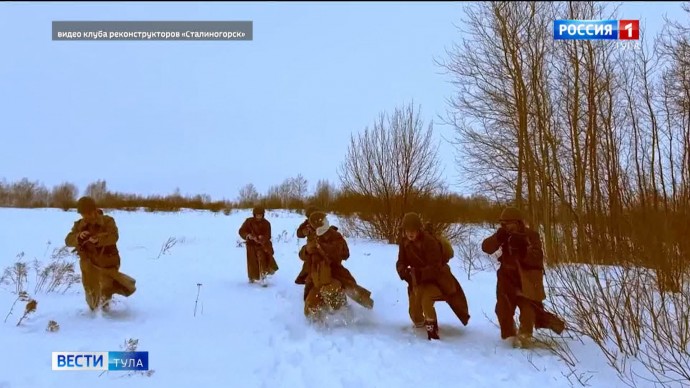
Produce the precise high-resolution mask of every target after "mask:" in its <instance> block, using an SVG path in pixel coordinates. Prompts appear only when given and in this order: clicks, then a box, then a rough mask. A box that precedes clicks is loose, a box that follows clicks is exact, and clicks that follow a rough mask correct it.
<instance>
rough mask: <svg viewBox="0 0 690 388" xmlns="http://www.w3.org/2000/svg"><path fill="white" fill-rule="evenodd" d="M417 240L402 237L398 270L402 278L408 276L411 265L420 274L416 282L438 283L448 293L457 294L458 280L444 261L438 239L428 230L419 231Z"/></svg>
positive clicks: (445, 293) (442, 290)
mask: <svg viewBox="0 0 690 388" xmlns="http://www.w3.org/2000/svg"><path fill="white" fill-rule="evenodd" d="M419 233H420V234H419V237H417V239H416V240H415V241H410V240H408V239H407V238H405V239H401V240H400V244H399V249H398V261H397V262H396V263H395V267H396V270H397V271H398V275H399V276H400V278H401V279H404V280H405V279H406V278H407V273H406V271H407V268H408V267H410V268H412V269H413V270H414V272H415V273H416V274H417V275H418V276H415V279H414V281H415V282H416V284H425V283H432V284H436V285H437V286H438V288H439V289H440V290H441V292H442V293H443V294H444V295H446V296H449V295H452V294H455V293H456V292H457V291H458V289H457V287H456V285H457V281H456V279H455V277H454V276H453V274H452V272H451V271H450V267H449V266H448V264H446V263H445V262H444V261H443V251H442V247H441V244H440V243H439V242H438V240H437V239H435V238H434V236H432V235H431V234H429V233H428V232H426V231H421V232H419Z"/></svg>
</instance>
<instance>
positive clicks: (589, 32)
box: [553, 19, 640, 40]
mask: <svg viewBox="0 0 690 388" xmlns="http://www.w3.org/2000/svg"><path fill="white" fill-rule="evenodd" d="M553 38H554V39H555V40H639V39H640V21H639V20H616V19H614V20H565V19H558V20H554V21H553Z"/></svg>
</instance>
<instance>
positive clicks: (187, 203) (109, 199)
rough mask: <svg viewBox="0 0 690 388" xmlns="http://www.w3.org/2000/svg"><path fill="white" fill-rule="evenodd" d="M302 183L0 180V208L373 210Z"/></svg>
mask: <svg viewBox="0 0 690 388" xmlns="http://www.w3.org/2000/svg"><path fill="white" fill-rule="evenodd" d="M306 188H307V184H306V180H304V178H302V177H301V176H297V177H296V178H290V179H287V180H285V181H284V182H283V183H282V184H280V185H277V186H273V187H271V188H270V189H269V190H268V191H267V193H265V194H259V193H258V192H257V190H256V189H255V186H254V185H253V184H248V185H246V186H244V187H242V188H241V189H240V190H239V195H238V197H237V199H235V200H213V199H212V198H211V197H210V196H209V195H206V194H198V195H193V196H189V195H182V194H181V193H180V192H179V190H176V191H175V192H174V193H172V194H169V195H149V196H143V195H138V194H129V193H119V192H113V191H110V190H109V189H108V187H107V184H106V181H103V180H99V181H96V182H93V183H91V184H89V185H88V186H87V187H86V189H85V190H84V191H83V192H82V191H80V190H79V188H78V187H77V186H76V185H75V184H73V183H67V182H66V183H61V184H59V185H56V186H54V187H52V188H49V187H47V186H46V185H44V184H43V183H41V182H38V181H31V180H29V179H28V178H24V179H22V180H20V181H18V182H7V181H6V180H4V179H3V180H0V207H12V208H57V209H63V210H65V211H67V210H70V209H74V208H75V207H76V202H77V199H78V198H79V197H80V196H81V195H88V196H91V197H93V198H94V199H96V201H97V202H98V205H99V206H100V207H101V208H104V209H117V210H125V211H137V210H140V209H143V210H145V211H149V212H175V211H180V210H182V209H193V210H208V211H212V212H224V213H225V214H229V213H230V211H231V210H233V209H247V208H251V207H253V206H256V205H260V206H263V207H265V208H266V209H269V210H277V209H285V210H292V211H297V212H302V211H303V210H304V209H306V207H308V206H310V205H314V206H317V207H319V208H320V209H323V210H324V211H327V212H331V213H334V214H338V215H342V216H352V215H359V216H364V217H366V215H367V214H369V213H371V212H372V211H374V210H376V209H374V208H373V207H375V206H376V204H378V203H379V201H375V200H374V199H373V198H368V197H367V196H365V195H361V194H356V193H351V192H350V193H349V192H345V191H342V190H339V189H338V188H336V187H335V185H333V184H331V183H330V182H327V181H320V182H318V184H317V185H316V189H315V190H314V191H313V192H312V193H308V192H307V189H306ZM408 206H410V207H411V208H412V209H414V210H416V211H419V212H420V213H423V214H424V215H425V217H426V218H428V219H432V218H433V219H435V220H443V221H446V222H461V223H485V222H495V221H496V219H497V217H498V215H499V214H500V212H501V210H502V205H500V204H498V203H496V202H494V201H491V200H490V199H488V198H486V197H482V196H478V195H473V196H470V197H466V196H462V195H459V194H455V193H442V194H437V195H434V196H433V197H426V198H416V199H415V200H413V201H412V204H411V205H408Z"/></svg>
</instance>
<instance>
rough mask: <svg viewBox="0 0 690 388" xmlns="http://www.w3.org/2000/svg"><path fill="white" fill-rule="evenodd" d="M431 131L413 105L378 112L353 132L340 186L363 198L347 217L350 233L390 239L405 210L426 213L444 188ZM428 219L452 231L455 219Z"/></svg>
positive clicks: (396, 236) (443, 228) (396, 235)
mask: <svg viewBox="0 0 690 388" xmlns="http://www.w3.org/2000/svg"><path fill="white" fill-rule="evenodd" d="M432 135H433V123H429V124H428V126H427V127H426V128H425V126H424V122H423V120H422V118H421V114H420V110H419V109H415V106H414V105H413V104H407V105H404V106H402V107H398V108H396V109H395V110H394V111H393V112H392V113H391V114H387V113H381V114H380V115H379V117H378V119H377V120H376V121H375V122H374V125H373V127H372V128H369V127H367V128H365V130H364V131H363V132H361V133H358V134H356V135H352V137H351V139H350V145H349V147H348V153H347V155H346V157H345V161H344V162H343V164H342V166H341V167H340V171H339V173H340V180H341V184H342V190H343V191H345V192H348V193H354V194H356V195H359V196H361V197H362V198H365V199H366V202H365V201H363V202H365V206H363V207H362V208H361V209H360V211H358V212H357V215H356V218H349V219H347V220H346V222H347V221H349V222H347V227H348V229H349V230H350V232H353V233H355V234H360V235H364V236H366V237H370V238H376V239H382V240H385V241H388V242H389V243H394V242H396V241H397V240H398V237H399V228H400V223H401V221H402V218H403V216H404V214H405V213H406V212H409V211H417V212H421V213H423V214H424V215H425V216H427V217H428V216H430V214H429V213H428V212H426V211H424V210H428V209H426V208H427V207H428V206H425V205H429V199H432V198H439V197H441V196H443V195H444V193H445V190H446V188H445V185H444V183H443V182H442V180H441V174H440V164H439V159H438V154H437V149H438V147H437V144H436V142H435V141H434V139H433V136H432ZM428 221H430V222H432V223H434V224H436V225H435V226H438V225H439V224H440V225H441V226H442V230H443V231H445V232H446V234H451V235H452V234H453V230H451V228H452V225H453V224H454V222H453V221H454V220H447V221H449V222H445V223H443V222H440V221H441V220H439V219H434V218H433V217H429V219H428ZM449 237H451V238H452V237H454V236H449Z"/></svg>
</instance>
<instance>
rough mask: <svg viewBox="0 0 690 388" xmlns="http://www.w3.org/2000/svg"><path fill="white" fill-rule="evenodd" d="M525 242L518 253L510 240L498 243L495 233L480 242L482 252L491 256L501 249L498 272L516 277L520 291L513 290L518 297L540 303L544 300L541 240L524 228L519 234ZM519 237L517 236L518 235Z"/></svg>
mask: <svg viewBox="0 0 690 388" xmlns="http://www.w3.org/2000/svg"><path fill="white" fill-rule="evenodd" d="M520 234H522V235H524V237H525V238H526V240H527V247H526V249H525V250H524V251H522V252H520V251H519V250H518V249H514V248H513V247H512V245H511V243H510V240H508V241H506V242H504V243H503V244H501V243H499V241H498V238H497V237H496V233H494V234H493V235H491V236H489V237H487V238H486V239H485V240H484V241H483V242H482V251H484V252H485V253H487V254H493V253H494V252H496V251H497V250H498V249H499V248H501V256H500V257H499V258H498V261H499V262H500V263H501V268H500V269H499V271H504V272H505V273H506V275H507V276H516V277H517V278H518V279H517V280H519V283H517V284H520V289H519V290H515V292H516V293H517V294H518V295H521V296H524V297H526V298H528V299H531V300H534V301H538V302H541V301H543V300H544V299H546V292H545V290H544V252H543V250H542V244H541V238H540V236H539V233H537V232H536V231H534V230H532V229H530V228H528V227H524V231H523V232H522V233H520ZM518 235H519V234H518Z"/></svg>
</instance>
